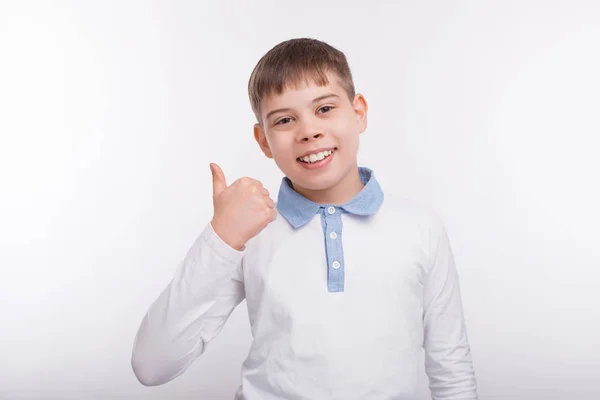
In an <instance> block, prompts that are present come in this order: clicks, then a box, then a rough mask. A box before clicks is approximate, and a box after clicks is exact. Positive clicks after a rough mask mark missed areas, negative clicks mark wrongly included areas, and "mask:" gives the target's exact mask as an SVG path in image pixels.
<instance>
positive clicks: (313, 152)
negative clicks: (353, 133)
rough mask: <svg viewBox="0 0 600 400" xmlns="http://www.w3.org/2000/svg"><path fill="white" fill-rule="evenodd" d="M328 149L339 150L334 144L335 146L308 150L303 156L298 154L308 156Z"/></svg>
mask: <svg viewBox="0 0 600 400" xmlns="http://www.w3.org/2000/svg"><path fill="white" fill-rule="evenodd" d="M327 150H337V147H335V146H333V147H322V148H320V149H314V150H310V151H307V152H306V153H304V154H302V155H301V156H298V158H302V157H306V156H307V155H309V154H316V153H320V152H322V151H327Z"/></svg>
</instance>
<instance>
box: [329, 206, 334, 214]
mask: <svg viewBox="0 0 600 400" xmlns="http://www.w3.org/2000/svg"><path fill="white" fill-rule="evenodd" d="M327 212H328V213H329V214H335V207H334V206H329V208H328V209H327Z"/></svg>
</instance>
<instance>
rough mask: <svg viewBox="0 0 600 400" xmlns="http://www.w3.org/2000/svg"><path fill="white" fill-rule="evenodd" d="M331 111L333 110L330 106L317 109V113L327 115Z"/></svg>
mask: <svg viewBox="0 0 600 400" xmlns="http://www.w3.org/2000/svg"><path fill="white" fill-rule="evenodd" d="M331 110H333V107H332V106H323V107H321V108H319V111H322V112H324V113H328V112H329V111H331Z"/></svg>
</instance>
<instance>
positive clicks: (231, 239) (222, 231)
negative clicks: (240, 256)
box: [210, 218, 246, 251]
mask: <svg viewBox="0 0 600 400" xmlns="http://www.w3.org/2000/svg"><path fill="white" fill-rule="evenodd" d="M210 224H211V226H212V229H213V231H215V233H216V234H217V236H218V237H219V238H220V239H221V240H222V241H223V242H225V243H226V244H227V245H228V246H229V247H231V248H233V249H235V250H237V251H241V250H242V249H243V248H244V246H245V245H246V242H245V241H244V240H243V239H242V238H240V237H238V235H236V234H234V233H233V231H230V230H229V229H226V228H223V227H222V225H221V224H220V223H219V221H218V220H215V219H214V218H213V219H212V220H211V221H210Z"/></svg>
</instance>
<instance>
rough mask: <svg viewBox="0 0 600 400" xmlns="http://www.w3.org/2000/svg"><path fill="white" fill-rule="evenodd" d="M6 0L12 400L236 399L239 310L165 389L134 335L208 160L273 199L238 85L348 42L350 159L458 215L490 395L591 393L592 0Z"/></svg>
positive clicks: (3, 235) (596, 19)
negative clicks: (261, 63) (315, 42)
mask: <svg viewBox="0 0 600 400" xmlns="http://www.w3.org/2000/svg"><path fill="white" fill-rule="evenodd" d="M0 4H1V5H0V133H1V142H0V184H1V195H0V245H1V247H0V250H1V251H0V267H1V272H0V398H2V399H18V400H21V399H98V400H107V399H231V398H233V393H234V391H235V389H236V387H237V385H238V382H239V368H240V364H241V362H242V360H243V359H244V357H245V356H246V353H247V350H248V346H249V344H250V332H249V326H248V321H247V312H246V310H245V303H242V305H241V306H240V307H239V308H238V309H237V310H236V311H235V312H234V314H233V315H232V317H231V319H230V320H229V322H228V323H227V325H226V327H225V329H224V330H223V331H222V333H221V335H220V336H218V337H217V338H216V339H215V340H214V341H213V342H212V343H211V345H210V346H209V349H208V350H207V352H206V353H205V355H204V356H202V358H200V359H199V360H198V361H197V362H196V363H195V364H194V365H193V366H192V367H191V368H190V369H189V370H188V371H187V372H186V373H185V374H184V375H183V376H181V377H180V378H177V379H176V380H174V381H172V382H171V383H169V384H166V385H164V386H161V387H154V388H147V387H144V386H142V385H141V384H140V383H138V381H137V380H136V378H135V376H134V375H133V372H132V370H131V366H130V356H131V348H132V342H133V338H134V335H135V333H136V331H137V328H138V325H139V323H140V321H141V319H142V317H143V315H144V313H145V311H146V309H147V307H148V306H149V305H150V303H151V302H152V301H153V300H154V299H155V298H156V296H157V295H158V294H159V292H160V291H161V290H162V289H163V288H164V286H165V285H166V284H167V283H168V281H169V280H170V278H171V276H172V274H173V272H174V270H175V268H176V266H177V264H178V263H179V261H180V260H181V258H182V257H183V256H184V254H185V252H186V251H187V249H188V247H189V246H190V245H191V243H192V242H193V240H194V239H195V237H196V235H198V234H199V233H200V231H201V230H202V228H203V227H204V225H205V224H206V223H207V222H208V220H209V218H210V216H211V214H212V203H211V177H210V170H209V167H208V163H209V162H211V161H215V162H217V163H219V164H220V165H221V167H222V168H223V169H224V171H225V173H226V176H227V178H228V180H229V181H230V182H231V181H233V180H235V179H237V178H239V177H241V176H243V175H248V176H252V177H254V178H257V179H260V180H262V181H263V182H264V184H265V185H266V186H267V188H269V190H270V191H271V192H272V193H273V192H276V191H277V188H278V184H279V181H280V179H281V174H280V172H279V171H278V170H277V168H276V166H275V165H274V163H273V162H272V161H271V160H268V159H266V158H264V156H263V155H262V153H261V152H260V151H259V148H258V146H257V145H256V143H255V142H254V140H253V137H252V124H253V122H254V120H253V115H252V112H251V110H250V106H249V102H248V98H247V92H246V85H247V81H248V77H249V75H250V72H251V70H252V68H253V67H254V65H255V63H256V62H257V61H258V59H259V58H260V57H261V56H262V55H263V54H264V53H265V52H266V51H267V50H268V49H269V48H271V47H272V46H274V45H275V44H277V43H279V42H280V41H283V40H286V39H289V38H292V37H299V36H309V37H315V38H318V39H322V40H325V41H327V42H329V43H331V44H332V45H334V46H336V47H338V48H339V49H340V50H342V51H344V52H345V53H346V55H347V56H348V59H349V61H350V64H351V67H352V69H353V73H354V76H355V83H356V86H357V89H358V90H359V91H360V92H362V93H363V94H364V95H365V96H366V98H367V100H368V102H369V105H370V113H369V127H368V128H367V131H366V132H365V134H364V135H363V136H362V142H361V150H360V155H359V157H360V160H359V161H360V163H361V164H362V165H367V166H369V167H371V168H373V169H374V170H375V171H376V174H377V176H378V178H379V179H380V181H381V183H382V185H383V187H384V188H385V189H386V191H388V192H391V193H396V194H400V195H403V196H405V197H409V198H411V199H413V200H416V201H419V202H422V203H423V204H426V205H428V206H431V207H433V208H434V209H435V210H436V211H437V212H438V213H439V214H440V215H441V217H442V218H443V219H444V221H445V222H446V224H447V227H448V231H449V234H450V237H451V241H452V245H453V248H454V251H455V256H456V260H457V264H458V268H459V273H460V279H461V285H462V294H463V301H464V308H465V313H466V318H467V324H468V331H469V338H470V342H471V345H472V350H473V357H474V362H475V367H476V373H477V379H478V383H479V392H480V398H481V399H485V400H500V399H502V400H504V399H523V400H525V399H528V400H529V399H565V400H567V399H568V400H571V399H578V400H587V399H590V400H591V399H598V398H600V389H598V385H597V382H598V379H599V378H600V341H599V340H598V338H599V337H600V327H599V326H600V311H599V307H598V305H599V304H600V290H599V289H600V285H599V283H598V281H599V279H600V272H599V270H600V251H599V249H600V231H599V226H600V225H599V224H600V212H599V211H598V210H599V207H598V205H599V204H600V188H599V186H600V183H599V181H600V178H599V175H600V161H599V158H598V152H599V150H598V149H599V148H600V140H599V139H598V135H599V134H600V119H599V109H600V77H599V76H600V74H599V71H600V3H598V2H596V1H587V2H585V1H573V0H571V1H566V0H565V1H562V2H558V1H496V2H489V1H488V2H482V1H438V2H423V1H399V2H391V1H390V2H382V1H371V2H358V1H354V2H351V1H348V0H345V1H326V2H312V1H303V2H283V1H264V0H263V1H257V0H254V1H250V2H243V1H237V2H233V1H229V2H221V3H217V2H216V1H213V2H207V1H203V2H200V1H196V2H194V1H178V2H173V1H162V2H159V1H152V2H151V1H95V2H92V1H89V2H85V1H70V2H67V1H64V2H58V1H55V2H51V1H44V2H41V1H40V2H38V3H33V2H24V1H13V2H11V1H3V2H1V3H0ZM374 267H375V266H374ZM349 362H351V358H349ZM428 396H429V395H428V392H427V388H426V382H425V381H424V383H423V387H422V398H423V399H426V398H427V397H428Z"/></svg>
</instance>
